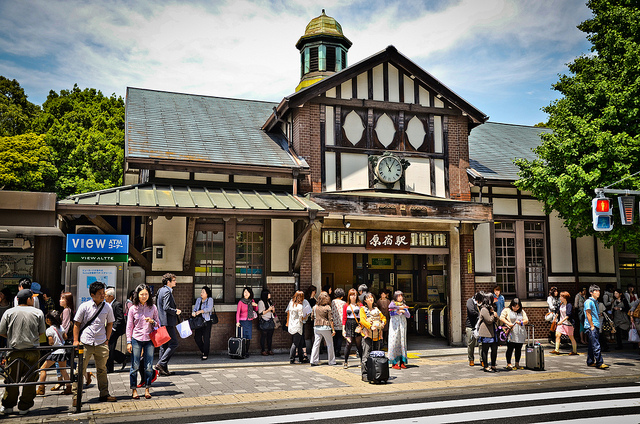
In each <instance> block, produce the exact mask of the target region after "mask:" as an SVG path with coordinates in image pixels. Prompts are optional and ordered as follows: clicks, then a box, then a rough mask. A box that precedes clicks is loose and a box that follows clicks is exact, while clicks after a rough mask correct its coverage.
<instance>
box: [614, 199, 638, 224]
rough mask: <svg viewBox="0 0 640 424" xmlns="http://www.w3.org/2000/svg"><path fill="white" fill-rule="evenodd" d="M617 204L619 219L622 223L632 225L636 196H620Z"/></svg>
mask: <svg viewBox="0 0 640 424" xmlns="http://www.w3.org/2000/svg"><path fill="white" fill-rule="evenodd" d="M618 206H620V220H621V221H622V225H633V215H634V214H635V210H636V198H635V197H634V196H620V197H618Z"/></svg>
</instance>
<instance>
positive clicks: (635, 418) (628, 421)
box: [538, 414, 640, 424]
mask: <svg viewBox="0 0 640 424" xmlns="http://www.w3.org/2000/svg"><path fill="white" fill-rule="evenodd" d="M604 418H606V417H604V416H600V417H593V418H578V419H575V420H571V419H569V420H566V419H564V420H562V424H602V422H603V419H604ZM611 419H612V420H615V422H616V424H638V423H639V422H640V414H639V415H615V416H611ZM557 423H558V421H545V422H543V423H538V424H557Z"/></svg>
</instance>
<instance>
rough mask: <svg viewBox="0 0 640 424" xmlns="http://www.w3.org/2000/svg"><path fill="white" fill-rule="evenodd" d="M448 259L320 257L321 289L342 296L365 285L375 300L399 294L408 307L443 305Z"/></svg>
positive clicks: (445, 293) (446, 297)
mask: <svg viewBox="0 0 640 424" xmlns="http://www.w3.org/2000/svg"><path fill="white" fill-rule="evenodd" d="M448 266H449V264H448V255H424V254H421V255H407V254H371V253H353V254H352V253H323V254H322V286H323V287H324V286H330V287H331V288H332V289H333V290H335V289H336V288H338V287H341V288H343V289H344V290H345V293H347V292H348V291H349V289H351V288H356V289H357V288H358V286H359V285H360V284H366V285H367V287H368V288H369V290H370V291H371V292H373V293H374V294H375V295H376V297H378V296H379V293H380V291H381V290H383V289H387V290H389V291H391V292H392V293H393V292H394V291H396V290H401V291H402V292H403V293H404V298H405V301H406V302H407V303H408V304H410V305H426V304H432V303H442V304H446V303H447V299H448V291H449V290H448V289H449V287H448V278H447V275H448Z"/></svg>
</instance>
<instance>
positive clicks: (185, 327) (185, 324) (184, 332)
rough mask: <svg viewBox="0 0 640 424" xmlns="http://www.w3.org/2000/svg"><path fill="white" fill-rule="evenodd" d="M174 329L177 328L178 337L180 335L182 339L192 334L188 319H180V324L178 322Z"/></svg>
mask: <svg viewBox="0 0 640 424" xmlns="http://www.w3.org/2000/svg"><path fill="white" fill-rule="evenodd" d="M176 329H177V330H178V334H180V337H182V338H183V339H186V338H187V337H189V336H190V335H191V334H193V332H192V331H191V327H190V326H189V321H182V322H181V323H180V324H178V326H177V327H176Z"/></svg>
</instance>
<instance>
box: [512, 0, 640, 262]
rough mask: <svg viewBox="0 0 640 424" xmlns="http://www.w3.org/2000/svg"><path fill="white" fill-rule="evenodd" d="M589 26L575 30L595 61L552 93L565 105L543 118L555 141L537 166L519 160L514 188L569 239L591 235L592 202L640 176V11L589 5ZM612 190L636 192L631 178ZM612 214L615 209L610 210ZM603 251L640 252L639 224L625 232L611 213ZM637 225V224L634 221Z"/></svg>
mask: <svg viewBox="0 0 640 424" xmlns="http://www.w3.org/2000/svg"><path fill="white" fill-rule="evenodd" d="M587 5H588V7H589V8H590V9H591V10H592V11H593V18H592V19H589V20H587V21H585V22H583V23H581V24H580V25H579V26H578V28H579V29H580V30H581V31H583V32H585V33H586V34H587V39H588V40H589V41H590V42H591V43H592V48H591V51H592V54H589V55H583V56H581V57H578V58H577V59H575V60H574V61H573V62H572V63H570V64H569V70H570V72H571V74H570V75H561V76H560V79H559V81H558V82H557V83H556V84H555V85H554V86H553V88H554V89H555V90H557V91H559V92H560V93H562V97H561V98H560V99H559V100H557V101H555V102H553V103H551V104H550V105H549V106H547V107H546V108H545V109H544V110H545V111H546V112H547V113H548V114H549V122H548V125H549V126H550V127H551V128H552V129H553V133H550V134H543V135H542V144H541V145H540V146H539V147H538V148H537V149H535V153H536V154H537V159H535V160H532V161H529V160H524V159H521V160H517V161H516V164H517V165H518V166H519V167H520V177H521V179H520V180H519V181H517V182H516V186H518V188H520V189H523V190H529V191H531V192H532V193H533V195H534V196H536V197H537V198H538V199H540V200H541V201H543V202H544V205H545V211H546V212H547V213H550V212H551V211H552V210H556V211H557V212H558V213H559V215H560V217H561V218H563V219H564V220H565V225H566V226H567V228H568V229H569V231H570V232H571V235H572V236H573V237H580V236H584V235H590V234H593V233H594V231H593V227H592V222H591V220H592V218H591V199H592V198H593V197H595V193H594V188H597V187H605V186H608V185H610V184H612V183H615V182H616V181H619V180H621V179H622V178H625V177H628V176H630V175H632V174H634V173H635V172H637V171H640V103H639V99H640V5H639V4H638V2H637V1H629V0H590V1H589V2H588V3H587ZM615 188H625V189H634V190H638V189H640V179H639V178H637V177H633V178H630V179H627V180H625V181H624V183H622V184H619V185H617V186H615ZM614 206H616V207H615V208H614V210H615V209H617V202H614ZM614 214H615V215H614V217H615V225H614V229H613V231H611V232H609V233H598V236H599V237H600V238H601V239H602V240H603V241H604V242H605V244H606V245H607V246H611V245H613V244H616V243H626V248H627V249H628V250H633V251H636V252H640V231H638V224H637V223H636V224H635V225H634V226H633V227H623V226H621V225H620V220H619V219H618V216H617V214H618V212H617V211H616V212H614ZM636 221H637V219H636Z"/></svg>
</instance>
